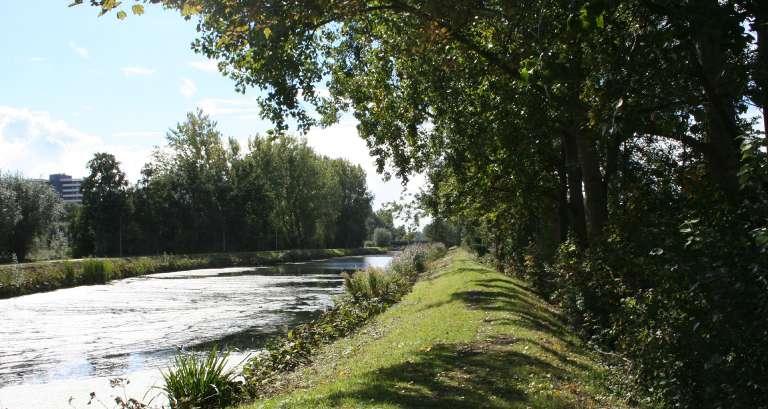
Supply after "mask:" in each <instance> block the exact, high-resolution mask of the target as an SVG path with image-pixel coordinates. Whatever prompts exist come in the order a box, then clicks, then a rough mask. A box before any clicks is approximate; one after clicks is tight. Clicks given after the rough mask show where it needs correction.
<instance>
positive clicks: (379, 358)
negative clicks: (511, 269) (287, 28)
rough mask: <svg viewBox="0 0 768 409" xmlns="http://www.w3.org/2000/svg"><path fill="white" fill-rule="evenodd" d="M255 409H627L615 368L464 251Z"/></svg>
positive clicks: (521, 289) (514, 284) (519, 288)
mask: <svg viewBox="0 0 768 409" xmlns="http://www.w3.org/2000/svg"><path fill="white" fill-rule="evenodd" d="M450 258H451V259H450V260H449V261H448V262H445V263H444V265H443V267H442V268H440V270H439V271H438V272H437V274H435V275H433V276H432V277H429V278H427V279H422V280H421V281H419V282H418V283H417V284H416V286H415V287H414V289H413V291H412V292H411V293H410V294H408V295H406V296H405V297H404V298H403V299H402V301H401V302H400V303H398V304H396V305H395V306H393V307H392V308H390V309H388V310H387V311H385V312H384V313H382V314H381V315H379V316H378V317H376V318H375V319H374V320H373V321H372V322H371V323H369V324H368V325H366V326H364V327H363V328H362V329H361V330H360V331H358V333H356V334H355V335H353V336H351V337H347V338H343V339H340V340H338V341H336V342H335V343H333V344H331V345H329V346H327V347H325V348H323V349H322V350H321V352H320V353H319V355H318V356H317V357H316V359H315V360H314V363H313V364H312V365H310V366H307V367H303V368H301V369H299V370H297V371H296V372H294V373H292V374H290V375H287V376H286V377H285V378H284V379H283V380H281V383H282V384H283V386H282V391H283V392H282V394H279V395H276V396H274V397H272V398H271V399H268V400H264V401H258V402H255V403H251V404H249V405H247V406H244V407H243V408H241V409H246V408H247V409H255V408H292V407H296V408H337V407H341V408H360V407H376V408H405V407H413V408H416V407H417V408H480V407H483V408H622V407H626V406H627V405H626V404H625V403H624V402H622V401H621V399H619V398H617V397H616V396H615V395H614V394H612V393H610V392H609V391H608V389H607V387H606V380H607V379H608V370H607V368H605V367H604V366H602V365H601V364H599V363H598V362H597V361H596V360H595V359H594V357H593V356H592V355H591V354H590V353H589V352H587V350H585V349H584V348H583V347H582V346H581V344H580V342H579V340H578V338H577V337H576V336H574V335H573V334H572V333H571V332H570V331H569V330H568V328H567V327H566V326H564V325H563V323H562V321H561V318H560V316H559V315H558V313H557V311H555V310H554V309H552V308H551V307H550V306H549V305H548V304H546V303H545V302H543V301H542V300H540V299H539V298H538V297H537V296H535V295H534V294H533V293H531V292H529V291H528V290H527V289H526V288H525V285H524V283H522V282H519V281H517V280H514V279H511V278H509V277H507V276H504V275H501V274H499V273H497V272H495V271H493V270H491V269H488V268H486V267H483V266H481V265H479V264H477V263H475V262H474V261H472V260H471V259H470V257H469V256H468V255H467V254H466V253H464V252H463V251H453V252H451V253H450Z"/></svg>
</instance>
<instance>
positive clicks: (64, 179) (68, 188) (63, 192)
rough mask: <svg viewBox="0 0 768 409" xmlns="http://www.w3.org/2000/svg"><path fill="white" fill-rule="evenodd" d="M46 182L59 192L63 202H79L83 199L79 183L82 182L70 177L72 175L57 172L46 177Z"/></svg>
mask: <svg viewBox="0 0 768 409" xmlns="http://www.w3.org/2000/svg"><path fill="white" fill-rule="evenodd" d="M48 183H49V184H50V185H51V186H52V187H53V190H55V191H56V193H58V194H59V197H61V200H63V201H64V203H81V202H82V201H83V192H82V191H81V190H80V185H82V184H83V180H82V179H72V176H69V175H65V174H63V173H57V174H55V175H50V176H49V177H48Z"/></svg>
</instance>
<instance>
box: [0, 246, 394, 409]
mask: <svg viewBox="0 0 768 409" xmlns="http://www.w3.org/2000/svg"><path fill="white" fill-rule="evenodd" d="M389 260H390V257H389V256H365V257H340V258H334V259H329V260H323V261H311V262H306V263H289V264H282V265H279V266H274V267H256V268H223V269H206V270H193V271H179V272H174V273H163V274H154V275H149V276H144V277H137V278H131V279H126V280H119V281H113V282H111V283H108V284H106V285H95V286H85V287H76V288H69V289H63V290H58V291H53V292H48V293H40V294H32V295H28V296H23V297H17V298H11V299H7V300H0V409H18V408H35V409H45V408H56V409H58V408H70V407H76V408H85V407H93V405H91V406H88V405H86V403H87V402H88V400H89V394H90V392H96V396H97V398H99V399H100V400H101V401H102V402H103V403H104V404H105V405H106V406H107V407H112V402H114V396H115V395H116V394H118V395H123V394H124V393H128V394H129V395H130V396H131V397H141V396H142V395H144V393H145V392H147V391H148V390H149V391H152V394H156V393H157V392H156V390H153V389H151V387H152V386H153V385H155V386H158V385H160V384H161V382H160V379H161V378H160V373H159V370H160V369H162V368H166V367H167V365H168V362H169V359H170V358H171V357H172V356H173V355H174V354H176V352H177V351H178V349H179V348H183V349H189V350H200V349H203V348H206V347H208V346H210V345H213V344H220V345H228V346H231V347H234V348H237V352H236V353H234V354H233V356H232V358H233V359H232V361H235V362H236V361H241V360H243V359H245V358H246V357H247V356H248V355H249V354H251V353H253V352H254V351H256V350H258V349H259V347H260V346H262V345H263V343H264V341H265V340H266V339H267V338H269V337H270V336H273V335H275V334H279V333H281V332H283V331H285V330H286V328H289V327H291V326H293V325H296V324H298V323H300V322H304V321H307V320H309V319H311V318H312V317H314V316H316V314H317V313H318V312H319V311H321V310H322V309H325V308H327V307H329V306H330V305H331V304H332V298H333V296H334V295H336V294H339V293H341V292H342V291H343V283H342V278H341V276H340V272H342V271H351V270H355V269H359V268H363V267H366V266H385V265H386V264H387V263H389ZM116 377H123V378H127V379H129V380H130V381H131V383H130V384H129V385H128V386H127V391H124V390H123V389H122V388H111V387H110V383H109V380H110V379H112V378H116ZM70 398H71V399H70ZM96 407H102V406H101V405H96Z"/></svg>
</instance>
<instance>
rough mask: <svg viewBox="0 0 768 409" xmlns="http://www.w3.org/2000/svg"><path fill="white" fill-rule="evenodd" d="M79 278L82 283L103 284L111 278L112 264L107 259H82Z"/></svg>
mask: <svg viewBox="0 0 768 409" xmlns="http://www.w3.org/2000/svg"><path fill="white" fill-rule="evenodd" d="M82 266H83V273H82V276H81V280H82V282H83V283H84V284H104V283H106V282H107V281H109V280H110V279H111V278H112V272H113V271H114V265H113V264H112V262H111V261H109V260H98V259H87V260H83V264H82Z"/></svg>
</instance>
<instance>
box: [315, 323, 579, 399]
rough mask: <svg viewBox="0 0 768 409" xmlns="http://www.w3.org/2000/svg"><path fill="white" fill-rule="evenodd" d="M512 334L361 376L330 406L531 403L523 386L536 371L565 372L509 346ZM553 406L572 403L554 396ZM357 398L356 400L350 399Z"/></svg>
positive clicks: (553, 375)
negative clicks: (354, 384)
mask: <svg viewBox="0 0 768 409" xmlns="http://www.w3.org/2000/svg"><path fill="white" fill-rule="evenodd" d="M514 342H516V341H515V340H514V339H513V338H498V339H496V340H493V341H489V342H479V343H474V344H440V345H435V346H433V347H432V348H431V350H429V351H424V352H420V353H419V354H418V355H417V356H416V357H415V358H414V359H412V360H410V361H408V362H406V363H403V364H399V365H394V366H390V367H388V368H383V369H380V370H378V371H375V372H371V373H368V374H366V375H365V376H364V377H363V378H362V379H359V381H360V383H361V384H362V385H363V386H362V387H361V388H357V389H353V390H346V391H342V392H335V393H332V394H331V395H329V396H328V397H327V399H328V401H329V403H330V404H331V406H334V407H338V406H342V405H347V406H348V405H350V404H353V405H354V401H357V402H359V403H361V404H362V403H365V405H366V406H377V405H379V404H390V405H396V406H400V407H405V408H508V407H510V406H512V405H513V404H523V405H524V404H526V403H527V402H529V396H528V394H527V393H526V391H525V390H523V389H521V386H523V385H527V384H528V382H529V377H530V376H531V374H535V375H539V376H542V375H543V374H548V376H549V377H550V378H549V379H554V380H557V379H560V378H563V377H565V375H566V374H564V373H563V371H562V370H561V369H559V368H557V367H554V366H552V365H550V364H549V363H547V362H545V361H543V360H541V359H538V358H536V357H533V356H530V355H525V354H521V353H518V352H515V351H512V350H510V344H512V343H514ZM548 400H549V404H548V405H547V406H548V407H553V408H566V407H570V406H569V402H568V401H566V400H564V399H562V398H558V397H555V396H551V399H548ZM351 401H352V402H351Z"/></svg>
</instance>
